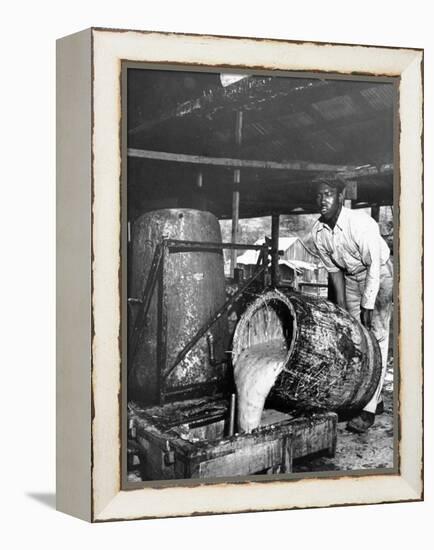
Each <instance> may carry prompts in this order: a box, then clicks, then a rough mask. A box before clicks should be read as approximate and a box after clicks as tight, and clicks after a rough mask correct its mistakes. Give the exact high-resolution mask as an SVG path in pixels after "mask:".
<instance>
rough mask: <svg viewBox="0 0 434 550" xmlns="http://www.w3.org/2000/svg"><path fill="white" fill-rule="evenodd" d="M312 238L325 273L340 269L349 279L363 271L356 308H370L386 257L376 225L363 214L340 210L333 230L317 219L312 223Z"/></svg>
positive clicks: (385, 246) (386, 253) (344, 209)
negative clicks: (360, 296)
mask: <svg viewBox="0 0 434 550" xmlns="http://www.w3.org/2000/svg"><path fill="white" fill-rule="evenodd" d="M312 238H313V242H314V243H315V246H316V248H317V251H318V254H319V256H320V258H321V260H322V261H323V263H324V265H325V267H326V269H327V271H328V272H329V273H336V272H337V271H339V270H341V271H343V272H344V274H345V275H346V276H347V277H348V276H349V277H351V276H354V275H358V274H361V273H363V272H366V282H365V289H364V292H363V295H362V298H361V303H360V305H361V306H362V307H363V308H366V309H374V305H375V299H376V297H377V293H378V289H379V287H380V271H381V266H383V265H385V264H386V263H387V261H388V259H389V256H390V251H389V247H388V246H387V244H386V241H385V240H384V239H383V238H382V236H381V235H380V230H379V228H378V224H377V222H376V221H375V220H374V219H373V218H371V216H369V215H368V214H365V213H364V212H358V211H356V210H350V209H348V208H345V207H342V210H341V213H340V214H339V218H338V220H337V222H336V225H335V227H334V228H333V229H331V228H330V227H329V226H328V225H327V224H325V223H322V222H321V221H320V220H317V221H316V222H315V225H314V226H313V228H312Z"/></svg>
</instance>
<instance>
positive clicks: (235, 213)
mask: <svg viewBox="0 0 434 550" xmlns="http://www.w3.org/2000/svg"><path fill="white" fill-rule="evenodd" d="M242 129H243V112H242V111H237V116H236V120H235V144H236V146H237V149H239V148H240V146H241V139H242ZM240 180H241V173H240V169H239V168H237V169H235V170H234V190H233V192H232V243H236V242H237V241H238V222H239V214H240V191H239V185H240ZM236 265H237V251H236V250H231V277H232V278H233V277H234V269H235V267H236Z"/></svg>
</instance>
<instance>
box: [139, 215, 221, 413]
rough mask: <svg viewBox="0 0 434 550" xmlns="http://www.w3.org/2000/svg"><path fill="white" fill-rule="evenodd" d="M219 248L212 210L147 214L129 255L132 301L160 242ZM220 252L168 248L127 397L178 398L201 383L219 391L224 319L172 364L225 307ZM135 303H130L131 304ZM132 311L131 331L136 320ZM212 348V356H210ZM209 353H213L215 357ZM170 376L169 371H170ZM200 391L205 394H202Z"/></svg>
mask: <svg viewBox="0 0 434 550" xmlns="http://www.w3.org/2000/svg"><path fill="white" fill-rule="evenodd" d="M163 237H164V238H168V239H176V240H183V241H200V242H215V243H221V242H222V239H221V231H220V225H219V222H218V220H217V218H216V217H215V216H214V215H213V214H211V213H210V212H205V211H200V210H192V209H165V210H156V211H153V212H148V213H146V214H144V215H142V216H141V217H140V218H138V219H137V221H136V222H135V223H134V224H133V227H132V242H131V249H130V257H129V260H130V261H129V270H130V285H129V286H130V288H129V296H130V297H131V298H135V299H140V298H141V297H142V294H143V290H144V288H145V285H146V281H147V278H148V275H149V272H150V268H151V263H152V259H153V257H154V252H155V248H156V246H157V243H161V241H162V239H163ZM225 300H226V295H225V278H224V262H223V253H222V251H221V250H220V249H211V248H208V249H206V250H193V249H192V247H190V248H188V247H184V248H182V249H175V248H173V249H167V252H166V254H165V256H164V260H163V267H162V274H161V273H160V275H159V277H158V280H157V285H156V288H155V290H154V292H153V297H152V301H151V303H150V307H149V311H148V314H147V316H146V318H145V320H144V323H143V326H142V327H138V329H139V334H140V337H139V340H138V344H137V346H136V350H135V351H134V353H133V354H132V353H131V350H130V352H129V365H128V366H129V369H128V370H129V375H128V397H129V399H134V400H137V401H140V402H142V403H144V404H147V405H150V404H156V403H159V402H160V395H161V394H165V395H169V394H171V395H175V396H178V397H179V398H182V397H183V396H185V394H188V393H194V392H195V390H197V388H198V387H200V386H201V385H208V386H210V387H214V388H215V387H218V386H219V383H221V382H223V381H224V379H225V376H226V370H227V369H226V365H225V364H224V363H222V361H223V359H225V357H226V356H225V353H226V350H227V338H228V336H227V335H228V326H227V316H225V315H223V316H222V317H220V319H219V320H218V321H217V322H216V323H215V324H214V325H213V326H212V327H211V328H210V329H209V331H208V333H207V334H205V335H204V336H203V337H202V338H201V339H200V340H199V341H198V342H197V344H196V345H195V346H194V347H193V348H192V349H191V351H190V352H189V353H188V354H187V355H186V356H185V358H184V359H183V360H182V361H181V362H180V363H179V364H178V366H177V367H175V368H174V369H173V370H172V367H173V365H174V363H175V359H176V358H177V356H178V354H179V353H180V352H181V351H182V350H183V349H184V347H185V346H186V345H187V344H188V343H190V342H191V340H192V338H193V337H194V336H195V334H196V333H197V332H198V331H199V329H200V328H201V327H202V326H204V325H205V324H206V323H208V322H209V321H210V319H211V318H212V317H213V316H214V315H215V313H216V312H217V311H218V310H219V309H220V308H221V306H222V305H223V304H224V303H225ZM130 302H131V301H130ZM140 307H141V306H140V305H136V306H134V310H133V312H132V316H131V318H130V320H129V333H130V339H129V341H130V343H131V333H132V330H133V327H134V324H135V321H136V318H137V317H138V316H137V309H138V308H140ZM210 346H212V350H210ZM210 351H211V353H210ZM170 371H171V372H170ZM199 393H201V392H200V391H199Z"/></svg>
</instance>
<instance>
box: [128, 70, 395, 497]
mask: <svg viewBox="0 0 434 550" xmlns="http://www.w3.org/2000/svg"><path fill="white" fill-rule="evenodd" d="M397 82H398V80H397V79H396V78H393V77H368V76H366V77H364V76H354V77H352V76H349V75H339V74H332V73H330V74H324V73H295V72H294V73H291V72H286V73H285V72H282V73H279V72H278V71H275V72H274V73H273V74H271V73H270V72H268V73H267V72H261V71H254V70H252V71H251V72H250V71H247V70H245V71H239V72H237V71H235V70H234V69H232V70H229V69H224V68H222V69H221V70H220V71H218V72H217V69H216V68H215V67H214V68H213V69H212V70H209V71H207V70H205V69H201V70H198V69H197V68H194V67H179V66H178V67H176V66H173V67H168V66H164V67H158V66H151V65H149V64H148V65H146V64H140V63H133V62H124V63H123V67H122V148H123V159H122V170H123V178H122V197H123V200H122V207H123V211H122V222H123V239H122V241H123V242H122V258H123V265H122V270H123V274H124V276H123V278H122V281H123V289H122V296H123V300H122V302H123V304H122V307H123V311H124V319H123V322H124V325H125V326H124V330H123V340H122V350H123V367H122V368H123V372H122V385H123V388H122V395H123V409H124V419H123V441H124V448H123V450H122V452H123V457H124V458H123V464H124V465H123V475H124V479H123V484H124V485H125V487H137V486H140V484H143V483H145V484H146V482H150V481H164V480H172V481H173V480H183V479H184V480H188V479H196V480H197V479H200V480H202V481H207V480H211V481H213V480H214V481H218V480H220V481H221V480H222V478H226V479H231V480H236V479H240V480H242V479H245V478H248V479H251V478H250V476H262V477H263V476H265V478H266V479H267V478H269V479H280V478H282V479H283V478H285V479H288V478H290V477H291V476H299V477H302V476H309V475H311V476H312V475H313V476H315V475H329V476H333V475H334V476H338V475H348V474H357V475H363V474H364V473H368V474H373V473H377V472H378V473H382V474H387V473H395V472H396V471H397V467H398V462H397V458H398V455H397V444H398V443H397V441H398V440H397V438H398V408H397V388H398V377H397V375H396V365H397V349H398V347H397V342H396V340H397V333H398V332H397V318H396V311H397V295H396V285H395V284H394V282H395V281H396V280H397V279H396V278H397V275H398V273H397V271H398V270H397V269H396V266H397V265H398V264H397V253H398V247H397V242H396V240H397V235H398V232H397V227H398V225H397V222H398V212H397V207H396V204H397V197H398V189H399V187H398V184H399V182H398V176H399V170H396V166H397V155H398V151H397V146H396V143H397V136H398V131H399V128H398V124H397V102H398V86H397ZM394 265H395V270H394ZM394 306H395V307H394ZM394 312H395V315H394ZM255 479H256V477H255ZM258 479H259V478H258Z"/></svg>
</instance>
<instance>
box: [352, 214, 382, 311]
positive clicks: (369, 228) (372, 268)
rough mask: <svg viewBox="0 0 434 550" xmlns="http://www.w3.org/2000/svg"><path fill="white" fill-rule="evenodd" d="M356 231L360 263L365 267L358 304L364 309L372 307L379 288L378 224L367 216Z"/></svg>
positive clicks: (379, 254) (379, 241)
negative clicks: (363, 285) (363, 282)
mask: <svg viewBox="0 0 434 550" xmlns="http://www.w3.org/2000/svg"><path fill="white" fill-rule="evenodd" d="M367 222H368V223H366V224H363V227H361V228H360V229H359V231H358V233H359V235H358V239H357V241H358V245H359V248H360V256H361V260H362V263H363V264H364V265H365V266H366V268H367V274H366V282H365V290H364V292H363V295H362V300H361V302H360V305H361V306H362V307H363V308H365V309H374V307H375V300H376V299H377V294H378V289H379V288H380V266H381V236H380V230H379V228H378V224H377V223H376V222H375V221H374V220H373V219H372V218H369V217H368V218H367Z"/></svg>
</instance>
